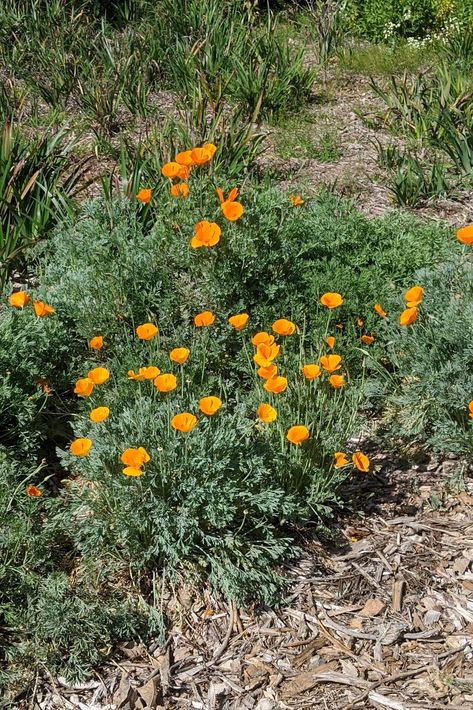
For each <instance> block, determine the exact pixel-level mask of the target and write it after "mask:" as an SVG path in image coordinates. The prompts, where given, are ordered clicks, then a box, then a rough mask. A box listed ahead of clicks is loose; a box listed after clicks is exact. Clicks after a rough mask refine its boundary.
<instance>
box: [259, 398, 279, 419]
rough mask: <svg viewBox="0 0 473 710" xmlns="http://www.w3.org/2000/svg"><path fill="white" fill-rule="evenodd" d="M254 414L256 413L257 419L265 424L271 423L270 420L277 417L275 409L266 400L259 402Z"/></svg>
mask: <svg viewBox="0 0 473 710" xmlns="http://www.w3.org/2000/svg"><path fill="white" fill-rule="evenodd" d="M256 414H257V415H258V419H261V421H262V422H264V423H265V424H271V422H274V421H276V419H277V418H278V413H277V410H276V409H275V408H274V407H272V406H271V405H270V404H268V403H267V402H265V403H263V404H260V406H259V407H258V409H257V410H256Z"/></svg>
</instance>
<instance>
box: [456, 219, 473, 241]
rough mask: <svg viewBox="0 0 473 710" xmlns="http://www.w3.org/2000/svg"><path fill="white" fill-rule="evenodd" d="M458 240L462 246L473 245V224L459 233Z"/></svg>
mask: <svg viewBox="0 0 473 710" xmlns="http://www.w3.org/2000/svg"><path fill="white" fill-rule="evenodd" d="M457 239H458V241H459V242H462V244H467V245H468V246H472V245H473V224H468V225H467V226H466V227H462V228H461V229H459V230H458V231H457Z"/></svg>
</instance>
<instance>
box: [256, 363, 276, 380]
mask: <svg viewBox="0 0 473 710" xmlns="http://www.w3.org/2000/svg"><path fill="white" fill-rule="evenodd" d="M257 372H258V375H259V376H260V377H261V378H262V379H263V380H269V378H270V377H275V376H276V375H277V374H278V367H277V365H274V364H273V363H271V365H268V367H259V368H258V370H257Z"/></svg>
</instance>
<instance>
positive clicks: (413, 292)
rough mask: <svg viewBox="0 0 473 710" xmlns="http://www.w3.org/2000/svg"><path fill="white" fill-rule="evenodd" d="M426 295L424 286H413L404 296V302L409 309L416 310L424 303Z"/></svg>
mask: <svg viewBox="0 0 473 710" xmlns="http://www.w3.org/2000/svg"><path fill="white" fill-rule="evenodd" d="M423 295H424V289H423V288H422V286H413V287H412V288H410V289H409V290H408V291H406V293H405V294H404V300H405V301H406V304H407V306H408V308H414V307H415V306H418V305H419V303H421V302H422V297H423Z"/></svg>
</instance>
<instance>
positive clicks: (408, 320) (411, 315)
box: [399, 306, 417, 325]
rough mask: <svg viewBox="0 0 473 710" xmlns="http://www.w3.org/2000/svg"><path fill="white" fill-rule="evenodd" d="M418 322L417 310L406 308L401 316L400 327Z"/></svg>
mask: <svg viewBox="0 0 473 710" xmlns="http://www.w3.org/2000/svg"><path fill="white" fill-rule="evenodd" d="M416 320H417V308H416V307H415V306H413V307H412V308H406V309H405V310H404V311H403V312H402V313H401V315H400V316H399V323H400V325H412V323H415V322H416Z"/></svg>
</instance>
